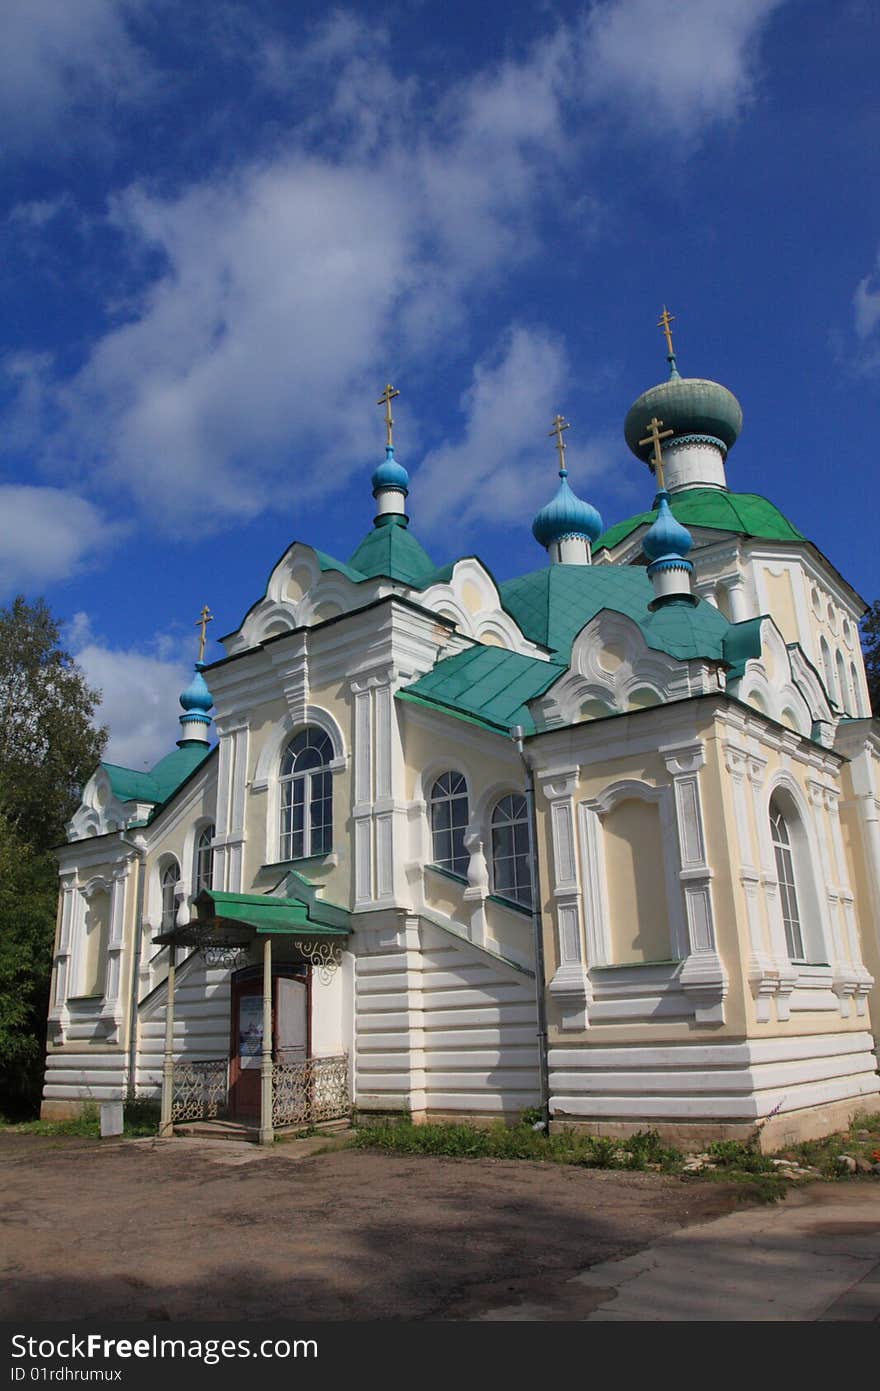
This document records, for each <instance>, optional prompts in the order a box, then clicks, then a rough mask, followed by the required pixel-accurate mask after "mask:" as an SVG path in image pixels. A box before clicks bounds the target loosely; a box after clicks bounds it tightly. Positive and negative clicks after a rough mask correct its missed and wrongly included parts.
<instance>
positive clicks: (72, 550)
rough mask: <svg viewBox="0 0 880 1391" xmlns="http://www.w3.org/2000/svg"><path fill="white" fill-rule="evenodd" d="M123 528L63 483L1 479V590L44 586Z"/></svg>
mask: <svg viewBox="0 0 880 1391" xmlns="http://www.w3.org/2000/svg"><path fill="white" fill-rule="evenodd" d="M121 534H122V528H121V527H120V526H119V525H118V524H116V523H110V522H108V521H107V519H106V518H105V517H104V515H103V514H102V513H101V511H100V510H99V509H98V508H97V507H96V506H95V505H94V503H91V502H89V501H88V500H87V499H86V498H83V497H78V496H77V494H76V493H72V492H69V491H67V490H66V489H64V488H42V487H33V486H29V485H27V484H18V483H3V484H0V593H3V594H10V593H13V592H15V591H17V590H21V591H24V592H29V593H36V592H40V591H42V590H43V589H44V588H45V586H46V585H48V584H53V583H55V582H57V581H58V580H65V579H68V578H69V577H70V576H71V575H73V574H75V573H76V572H77V571H78V570H81V569H82V568H83V567H84V566H86V565H89V564H91V563H93V562H94V561H95V560H97V559H98V558H99V556H100V555H102V554H103V553H104V552H105V551H106V550H107V549H108V548H109V547H110V546H112V545H115V543H116V542H117V541H118V539H119V537H120V535H121Z"/></svg>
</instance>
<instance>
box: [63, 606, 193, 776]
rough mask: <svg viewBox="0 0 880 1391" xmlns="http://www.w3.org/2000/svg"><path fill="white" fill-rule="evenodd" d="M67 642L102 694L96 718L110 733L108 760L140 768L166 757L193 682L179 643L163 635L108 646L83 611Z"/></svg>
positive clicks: (67, 632) (67, 633) (68, 631)
mask: <svg viewBox="0 0 880 1391" xmlns="http://www.w3.org/2000/svg"><path fill="white" fill-rule="evenodd" d="M65 638H66V641H67V643H68V645H69V646H70V649H71V651H72V653H73V655H74V657H75V658H76V660H77V662H78V663H79V665H80V666H81V667H82V669H83V671H84V672H85V674H86V678H87V680H88V683H89V685H90V686H94V687H96V688H97V689H98V690H100V691H101V692H102V699H101V703H100V705H99V707H98V709H97V711H96V714H95V718H96V720H98V721H99V722H102V723H105V724H107V725H108V726H109V729H110V740H109V743H108V745H107V749H106V752H105V754H104V758H105V759H106V760H107V762H109V763H119V764H121V765H122V766H123V767H124V768H138V769H141V768H146V767H152V765H153V764H154V763H156V762H158V760H159V759H160V758H162V757H163V755H165V754H166V753H170V752H171V751H172V749H173V748H174V746H175V743H176V741H177V740H178V739H179V738H180V726H179V724H178V717H179V716H180V714H181V713H182V712H181V709H180V703H179V700H178V697H179V695H180V692H181V691H182V690H183V688H184V686H186V685H187V684H188V682H189V681H190V679H191V678H192V663H188V662H187V661H186V659H185V658H184V656H183V655H182V651H181V647H182V644H181V643H180V641H179V640H178V639H175V638H173V637H169V636H168V635H167V634H166V635H160V636H159V637H157V638H156V639H155V640H154V641H153V643H151V644H150V645H149V646H148V647H145V648H129V649H125V648H113V647H109V646H108V645H107V644H106V643H104V642H102V641H101V640H100V638H98V637H96V636H95V635H94V634H93V632H92V628H91V623H90V621H89V618H88V615H87V614H84V613H77V614H75V615H74V618H73V620H72V622H71V623H70V624H68V626H67V629H66V630H65ZM169 649H170V651H169ZM170 653H173V654H174V655H170Z"/></svg>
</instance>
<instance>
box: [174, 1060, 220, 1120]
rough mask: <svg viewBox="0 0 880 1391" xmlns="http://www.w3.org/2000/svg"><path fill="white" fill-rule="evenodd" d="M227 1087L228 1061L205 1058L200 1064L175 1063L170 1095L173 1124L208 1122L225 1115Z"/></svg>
mask: <svg viewBox="0 0 880 1391" xmlns="http://www.w3.org/2000/svg"><path fill="white" fill-rule="evenodd" d="M228 1085H229V1059H228V1058H206V1059H204V1060H199V1061H198V1062H190V1061H189V1060H188V1059H187V1060H184V1059H178V1060H176V1061H175V1064H174V1086H173V1089H172V1093H171V1119H172V1121H174V1122H178V1121H208V1120H216V1119H217V1118H218V1117H219V1116H223V1115H225V1114H226V1106H227V1094H228Z"/></svg>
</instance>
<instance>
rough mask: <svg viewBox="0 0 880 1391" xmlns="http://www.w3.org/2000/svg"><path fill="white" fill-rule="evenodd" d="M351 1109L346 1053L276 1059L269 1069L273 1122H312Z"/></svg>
mask: <svg viewBox="0 0 880 1391" xmlns="http://www.w3.org/2000/svg"><path fill="white" fill-rule="evenodd" d="M350 1111H351V1098H350V1096H349V1091H348V1055H347V1054H341V1055H340V1056H339V1057H335V1058H304V1059H302V1060H301V1061H299V1062H277V1063H276V1064H275V1066H274V1067H273V1069H272V1124H273V1125H275V1126H283V1125H313V1124H315V1122H317V1121H330V1120H338V1119H340V1118H342V1117H344V1116H347V1115H348V1114H349V1112H350Z"/></svg>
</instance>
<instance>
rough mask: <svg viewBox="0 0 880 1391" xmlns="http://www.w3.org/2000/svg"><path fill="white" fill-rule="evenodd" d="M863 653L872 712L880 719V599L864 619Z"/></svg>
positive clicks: (862, 634)
mask: <svg viewBox="0 0 880 1391" xmlns="http://www.w3.org/2000/svg"><path fill="white" fill-rule="evenodd" d="M861 637H862V651H863V652H864V654H865V674H866V675H867V678H868V694H869V695H870V697H871V710H872V711H873V713H874V714H875V715H876V716H878V718H880V599H875V600H874V602H873V604H872V605H871V607H870V608H869V609H868V612H867V613H866V614H865V616H864V618H863V619H862V627H861Z"/></svg>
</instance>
